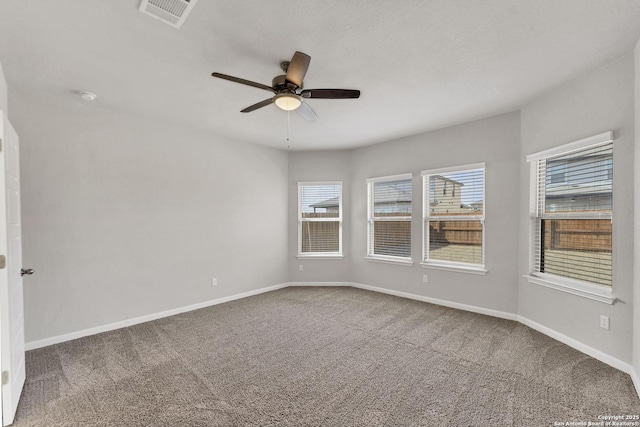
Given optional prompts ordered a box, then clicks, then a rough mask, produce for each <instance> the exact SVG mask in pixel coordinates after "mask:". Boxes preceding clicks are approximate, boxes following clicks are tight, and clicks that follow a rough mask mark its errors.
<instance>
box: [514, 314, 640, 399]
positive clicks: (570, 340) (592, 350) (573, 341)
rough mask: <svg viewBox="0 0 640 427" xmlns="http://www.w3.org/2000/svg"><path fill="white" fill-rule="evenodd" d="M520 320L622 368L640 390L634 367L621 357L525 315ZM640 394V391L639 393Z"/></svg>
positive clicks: (562, 341) (557, 339)
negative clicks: (634, 376)
mask: <svg viewBox="0 0 640 427" xmlns="http://www.w3.org/2000/svg"><path fill="white" fill-rule="evenodd" d="M518 322H520V323H522V324H523V325H526V326H528V327H530V328H531V329H535V330H536V331H538V332H540V333H543V334H545V335H547V336H549V337H551V338H553V339H554V340H556V341H560V342H561V343H563V344H566V345H568V346H569V347H573V348H575V349H576V350H578V351H580V352H582V353H584V354H586V355H588V356H591V357H593V358H594V359H598V360H599V361H601V362H603V363H606V364H607V365H609V366H613V367H614V368H616V369H619V370H621V371H622V372H625V373H627V374H629V375H630V376H631V379H632V380H634V385H635V387H636V390H637V391H639V390H640V388H638V383H637V382H636V380H635V379H634V378H633V367H632V366H631V365H630V364H628V363H626V362H623V361H622V360H620V359H616V358H615V357H613V356H611V355H608V354H607V353H604V352H602V351H600V350H598V349H595V348H593V347H591V346H588V345H586V344H584V343H582V342H580V341H578V340H576V339H573V338H571V337H569V336H567V335H564V334H561V333H560V332H558V331H556V330H554V329H551V328H548V327H546V326H544V325H541V324H539V323H536V322H534V321H533V320H530V319H527V318H526V317H523V316H518ZM639 395H640V393H639Z"/></svg>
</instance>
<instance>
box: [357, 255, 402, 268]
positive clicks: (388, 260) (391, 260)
mask: <svg viewBox="0 0 640 427" xmlns="http://www.w3.org/2000/svg"><path fill="white" fill-rule="evenodd" d="M365 259H366V260H367V261H371V262H381V263H384V264H397V265H404V266H405V267H411V266H412V265H413V261H411V260H410V259H403V258H393V257H384V256H375V255H367V256H366V257H365Z"/></svg>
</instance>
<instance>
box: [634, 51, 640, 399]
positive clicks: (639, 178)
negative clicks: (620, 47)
mask: <svg viewBox="0 0 640 427" xmlns="http://www.w3.org/2000/svg"><path fill="white" fill-rule="evenodd" d="M634 58H635V69H634V72H635V112H634V117H635V151H634V153H635V154H634V158H635V160H634V164H635V165H640V41H638V44H636V48H635V51H634ZM634 171H635V179H634V187H633V188H634V191H633V193H634V196H635V198H634V210H633V212H634V224H635V225H634V227H633V229H634V238H633V242H634V256H633V306H634V310H633V324H634V325H635V326H634V328H633V368H634V370H635V373H636V375H638V374H640V167H636V168H634ZM636 380H640V378H636ZM636 387H639V389H640V383H636Z"/></svg>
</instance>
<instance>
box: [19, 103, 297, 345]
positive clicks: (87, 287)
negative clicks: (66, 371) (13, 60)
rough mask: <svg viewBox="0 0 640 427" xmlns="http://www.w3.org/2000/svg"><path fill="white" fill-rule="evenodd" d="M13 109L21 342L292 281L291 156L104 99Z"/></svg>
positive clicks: (22, 105) (34, 104) (33, 104)
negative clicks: (17, 146)
mask: <svg viewBox="0 0 640 427" xmlns="http://www.w3.org/2000/svg"><path fill="white" fill-rule="evenodd" d="M11 110H12V118H13V119H12V120H13V124H14V126H15V128H16V130H17V131H18V133H19V135H20V141H21V163H22V215H23V224H24V226H23V241H24V249H23V252H24V265H25V267H30V268H34V269H35V271H36V273H35V274H34V275H33V276H31V277H28V278H26V279H25V285H24V289H25V315H26V317H25V324H26V334H27V336H26V341H27V342H30V341H35V340H39V339H43V338H48V337H53V336H57V335H61V334H66V333H72V332H76V331H80V330H83V329H87V328H91V327H96V326H101V325H105V324H109V323H112V322H118V321H122V320H126V319H129V318H135V317H138V316H142V315H146V314H152V313H156V312H161V311H164V310H168V309H172V308H178V307H182V306H186V305H190V304H195V303H199V302H203V301H207V300H211V299H215V298H220V297H224V296H229V295H234V294H238V293H241V292H246V291H250V290H254V289H258V288H263V287H266V286H269V285H274V284H279V283H283V282H286V281H287V274H288V273H287V268H288V267H287V238H286V235H287V153H286V152H283V151H277V150H273V149H268V148H264V147H258V146H255V145H250V144H245V143H241V142H236V141H230V140H224V139H220V138H215V137H212V136H211V135H208V134H204V133H199V132H196V131H193V130H189V129H182V128H178V127H174V126H171V125H168V124H164V123H160V122H158V121H151V120H149V119H145V118H140V117H134V116H131V115H126V114H121V113H118V112H114V111H112V110H110V109H109V108H107V107H105V106H103V105H101V103H100V100H97V101H95V102H94V103H87V102H84V101H81V100H80V99H79V98H77V97H75V98H74V99H73V100H71V99H69V98H65V97H64V96H60V97H59V98H56V99H53V98H46V99H45V98H43V97H41V96H32V95H28V94H25V93H13V92H12V97H11ZM213 276H215V277H217V279H218V284H219V285H218V286H217V287H215V288H214V287H212V286H211V278H212V277H213Z"/></svg>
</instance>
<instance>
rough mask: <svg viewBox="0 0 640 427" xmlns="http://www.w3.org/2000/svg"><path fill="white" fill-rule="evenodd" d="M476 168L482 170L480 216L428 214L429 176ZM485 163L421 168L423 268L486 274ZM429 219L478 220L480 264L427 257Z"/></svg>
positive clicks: (421, 263) (474, 169) (468, 170)
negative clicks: (480, 251)
mask: <svg viewBox="0 0 640 427" xmlns="http://www.w3.org/2000/svg"><path fill="white" fill-rule="evenodd" d="M476 170H482V216H481V217H479V216H478V215H455V216H445V215H438V216H432V215H430V209H429V208H430V206H429V203H430V197H429V194H431V193H430V188H429V177H430V176H433V175H442V174H446V173H450V172H471V171H476ZM486 170H487V169H486V163H484V162H480V163H472V164H467V165H460V166H450V167H444V168H437V169H428V170H423V171H422V172H421V173H420V175H421V177H422V261H421V262H420V265H421V266H422V267H423V268H432V269H437V270H449V271H457V272H461V273H470V274H480V275H485V274H487V272H488V270H487V269H486V257H485V249H486V245H485V240H486V237H485V236H486V232H485V220H486V207H487V202H486V199H487V197H486V193H487V191H486V180H487V177H486ZM452 192H453V194H452V196H453V197H455V186H453V190H452ZM429 221H480V224H482V264H473V263H466V262H460V261H446V260H436V259H431V258H429V233H430V231H429Z"/></svg>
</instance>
